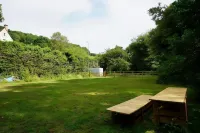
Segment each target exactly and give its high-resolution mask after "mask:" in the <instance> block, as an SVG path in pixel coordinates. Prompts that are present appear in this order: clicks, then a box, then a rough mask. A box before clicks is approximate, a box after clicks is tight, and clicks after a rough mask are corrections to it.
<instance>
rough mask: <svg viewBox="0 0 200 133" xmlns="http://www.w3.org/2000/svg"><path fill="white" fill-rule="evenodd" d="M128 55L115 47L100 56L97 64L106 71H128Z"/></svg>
mask: <svg viewBox="0 0 200 133" xmlns="http://www.w3.org/2000/svg"><path fill="white" fill-rule="evenodd" d="M127 60H128V54H127V53H126V51H125V50H123V48H122V47H119V46H116V47H115V48H113V49H108V50H107V51H106V52H105V53H104V54H102V55H100V59H99V63H100V66H101V67H103V69H104V70H107V71H126V70H129V65H130V64H129V62H128V61H127Z"/></svg>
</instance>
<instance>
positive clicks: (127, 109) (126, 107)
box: [107, 95, 152, 123]
mask: <svg viewBox="0 0 200 133" xmlns="http://www.w3.org/2000/svg"><path fill="white" fill-rule="evenodd" d="M151 97H152V96H150V95H141V96H138V97H136V98H133V99H131V100H128V101H126V102H123V103H120V104H117V105H115V106H113V107H110V108H107V110H109V111H111V112H112V118H113V120H114V121H116V122H123V123H127V122H128V123H130V122H135V121H137V120H138V119H139V118H143V114H144V113H145V112H146V111H147V110H148V109H149V108H150V107H151V105H152V104H151V101H150V100H149V99H150V98H151Z"/></svg>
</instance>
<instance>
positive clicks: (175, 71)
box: [149, 0, 200, 86]
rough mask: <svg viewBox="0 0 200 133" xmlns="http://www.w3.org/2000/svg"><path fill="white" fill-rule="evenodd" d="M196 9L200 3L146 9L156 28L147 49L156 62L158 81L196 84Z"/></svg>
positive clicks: (188, 0) (199, 25)
mask: <svg viewBox="0 0 200 133" xmlns="http://www.w3.org/2000/svg"><path fill="white" fill-rule="evenodd" d="M199 7H200V1H197V0H178V1H175V2H174V3H172V4H171V5H170V6H169V7H167V8H166V9H165V8H164V7H161V6H160V5H159V6H158V7H155V8H152V9H150V10H149V12H150V15H152V17H153V20H155V22H156V25H157V27H156V28H155V29H153V30H152V31H151V32H150V38H151V39H150V48H151V51H152V54H153V55H154V56H155V57H156V61H158V62H159V68H158V71H159V73H158V74H160V75H159V81H161V82H172V81H175V82H179V83H184V84H191V85H195V86H199V85H200V84H199V83H200V76H199V75H200V69H199V68H200V62H199V60H200V54H199V53H200V52H199V51H200V36H199V34H200V16H199V14H200V10H199ZM164 9H165V10H164Z"/></svg>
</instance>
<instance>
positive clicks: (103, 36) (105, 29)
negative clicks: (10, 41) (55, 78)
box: [0, 0, 174, 53]
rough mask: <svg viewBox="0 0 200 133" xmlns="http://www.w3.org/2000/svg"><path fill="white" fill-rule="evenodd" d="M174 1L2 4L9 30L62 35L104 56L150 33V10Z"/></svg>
mask: <svg viewBox="0 0 200 133" xmlns="http://www.w3.org/2000/svg"><path fill="white" fill-rule="evenodd" d="M173 1H174V0H1V1H0V4H2V9H3V16H4V18H5V21H4V22H3V23H2V24H0V25H3V24H7V25H9V29H11V30H17V31H22V32H26V33H32V34H36V35H43V36H47V37H51V35H52V34H53V33H54V32H61V33H62V34H63V35H65V36H67V37H68V39H69V41H70V42H71V43H74V44H79V45H80V46H83V47H88V44H89V50H90V51H91V52H93V53H102V52H104V51H105V50H106V49H109V48H114V47H115V46H116V45H118V46H122V47H123V48H126V47H127V46H128V45H129V44H130V43H131V39H132V38H136V37H137V36H139V35H140V34H144V33H145V32H147V31H149V30H151V29H152V28H154V27H155V24H154V22H153V21H152V20H151V17H150V16H149V15H148V10H149V9H150V8H151V7H155V6H157V5H158V3H159V2H161V3H162V4H165V5H169V4H171V3H172V2H173Z"/></svg>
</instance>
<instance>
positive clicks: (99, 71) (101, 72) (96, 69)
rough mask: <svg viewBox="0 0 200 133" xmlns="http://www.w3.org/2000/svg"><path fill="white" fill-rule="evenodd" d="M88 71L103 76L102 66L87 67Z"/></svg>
mask: <svg viewBox="0 0 200 133" xmlns="http://www.w3.org/2000/svg"><path fill="white" fill-rule="evenodd" d="M89 71H90V72H91V73H92V74H93V75H95V76H98V77H102V76H103V68H89Z"/></svg>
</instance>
